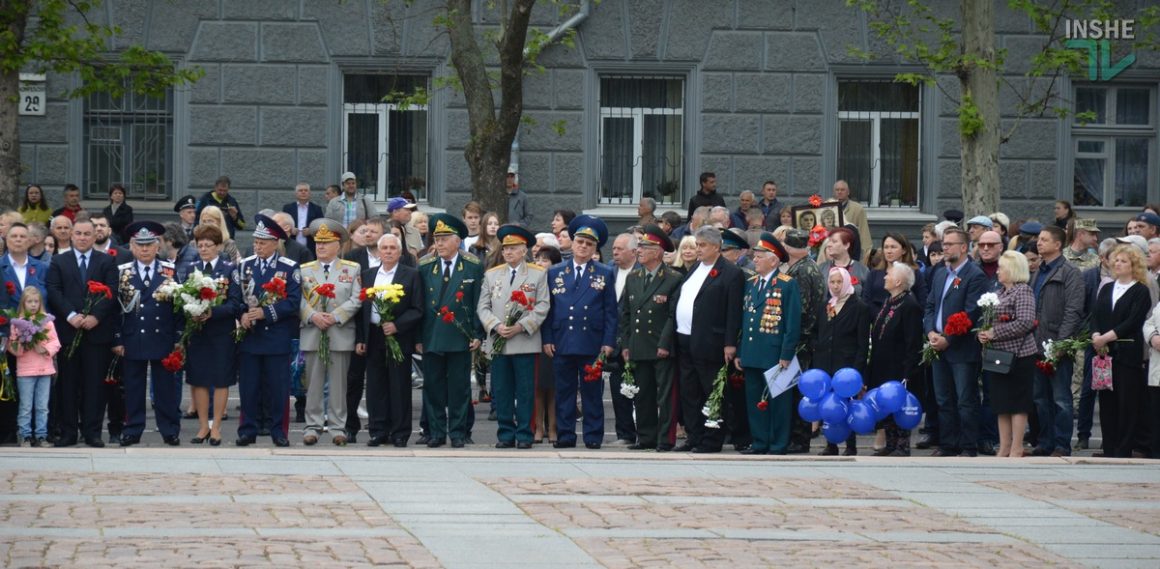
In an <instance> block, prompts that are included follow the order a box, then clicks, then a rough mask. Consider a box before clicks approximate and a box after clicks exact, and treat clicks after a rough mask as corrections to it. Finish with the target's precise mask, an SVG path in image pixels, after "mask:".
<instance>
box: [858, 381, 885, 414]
mask: <svg viewBox="0 0 1160 569" xmlns="http://www.w3.org/2000/svg"><path fill="white" fill-rule="evenodd" d="M862 401H865V402H866V404H867V405H869V406H870V407H871V408H872V409H874V418H875V419H877V420H879V421H881V420H883V419H885V418H887V417H889V416H890V412H889V411H886V410H885V409H883V408H882V406H881V405H879V404H878V388H877V387H875V388H874V389H871V390H870V391H867V392H866V395H863V396H862Z"/></svg>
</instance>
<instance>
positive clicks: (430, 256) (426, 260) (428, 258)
mask: <svg viewBox="0 0 1160 569" xmlns="http://www.w3.org/2000/svg"><path fill="white" fill-rule="evenodd" d="M438 257H439V256H438V255H436V254H435V253H427V254H426V255H423V256H422V257H420V258H419V266H420V267H421V266H423V265H430V264H431V263H434V262H435V259H437V258H438Z"/></svg>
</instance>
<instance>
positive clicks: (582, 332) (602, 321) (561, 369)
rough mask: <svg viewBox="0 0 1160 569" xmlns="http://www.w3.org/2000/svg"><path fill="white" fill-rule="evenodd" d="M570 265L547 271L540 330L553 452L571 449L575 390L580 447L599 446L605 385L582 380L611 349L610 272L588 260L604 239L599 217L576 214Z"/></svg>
mask: <svg viewBox="0 0 1160 569" xmlns="http://www.w3.org/2000/svg"><path fill="white" fill-rule="evenodd" d="M568 234H569V235H570V236H571V237H572V260H570V261H565V262H563V263H560V264H558V265H556V266H554V267H552V268H550V269H548V286H550V287H551V289H550V290H551V293H552V307H551V309H550V310H549V311H548V324H547V325H545V326H544V329H543V338H544V353H545V354H546V355H547V356H548V357H554V358H555V359H554V360H553V362H552V368H553V370H554V371H555V373H556V443H555V447H556V448H572V447H575V446H576V390H577V389H579V390H580V397H581V399H582V400H583V402H584V445H585V446H586V447H588V448H590V449H598V448H600V446H601V445H602V444H603V443H604V380H603V378H596V379H595V380H594V381H587V380H586V379H585V375H586V374H585V372H584V366H586V365H590V364H592V363H593V360H595V359H596V357H597V356H598V355H599V354H601V353H603V354H604V355H605V356H608V355H610V354H612V350H613V346H614V345H616V321H617V306H616V286H615V283H616V281H615V277H614V276H613V274H612V269H611V268H609V267H608V265H605V264H602V263H598V262H596V261H594V260H592V257H593V256H594V255H595V253H596V250H597V249H598V248H600V247H603V246H604V242H605V241H606V240H608V226H606V225H605V224H604V221H602V220H601V219H600V218H597V217H593V216H590V215H581V216H577V217H575V218H573V219H572V222H571V223H570V224H568Z"/></svg>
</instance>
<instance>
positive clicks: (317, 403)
mask: <svg viewBox="0 0 1160 569" xmlns="http://www.w3.org/2000/svg"><path fill="white" fill-rule="evenodd" d="M309 231H310V234H311V235H313V236H314V250H315V254H316V256H317V260H315V261H311V262H309V263H306V264H303V265H302V266H301V268H300V270H301V275H302V303H301V311H300V313H299V320H300V322H301V330H300V332H299V343H298V345H299V348H300V349H301V350H302V352H303V353H304V354H305V355H306V370H307V377H308V378H309V382H310V384H309V386H308V387H307V390H306V432H305V433H304V434H303V436H302V442H303V443H304V444H306V445H308V446H309V445H313V444H315V443H317V442H318V438H319V437H320V436H321V435H322V427H323V420H324V415H323V408H322V402H323V399H324V397H323V392H324V390H325V387H326V384H327V383H329V384H330V393H332V394H337V395H338V396H332V397H329V398H326V399H328V404H327V408H326V413H325V423H326V425H327V426H328V427H329V431H330V437H331V441H332V442H334V444H336V445H338V446H346V442H347V438H346V433H345V432H344V429H345V428H346V414H347V411H348V409H347V406H346V397H345V394H346V373H347V370H348V368H349V367H350V354H351V352H352V351H354V347H355V332H356V328H357V327H358V325H359V319H358V316H359V315H360V312H359V309H360V308H361V307H362V303H361V302H360V301H359V292H361V291H362V277H361V276H360V275H359V272H360V267H359V264H358V263H356V262H354V261H347V260H344V259H341V258H339V256H338V254H339V252H340V249H341V248H342V242H343V241H345V240H346V239H347V231H346V228H345V227H343V226H342V224H340V223H339V222H337V221H334V220H333V219H329V218H320V219H316V220H314V221H313V222H312V223H311V224H310V226H309Z"/></svg>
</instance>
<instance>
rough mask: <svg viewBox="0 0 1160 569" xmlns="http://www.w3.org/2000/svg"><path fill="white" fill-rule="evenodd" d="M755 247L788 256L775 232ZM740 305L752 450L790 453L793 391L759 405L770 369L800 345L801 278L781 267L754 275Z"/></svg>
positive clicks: (740, 351)
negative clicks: (789, 273) (787, 272)
mask: <svg viewBox="0 0 1160 569" xmlns="http://www.w3.org/2000/svg"><path fill="white" fill-rule="evenodd" d="M754 250H755V251H768V252H772V253H773V254H775V255H777V257H778V258H779V259H780V260H781V262H783V263H784V262H785V261H787V260H788V259H789V255H788V254H787V253H786V250H785V248H784V247H783V246H782V244H781V242H779V241H778V240H777V238H775V237H774V236H773V235H772V234H770V233H763V234H762V235H761V239H759V240H758V242H757V245H755V246H754ZM741 306H742V314H741V342H740V344H739V347H738V351H737V355H738V357H739V358H740V359H741V367H742V369H744V370H745V400H746V405H745V409H746V412H747V414H748V415H749V430H750V434H751V435H752V436H753V445H752V450H751V451H750V453H751V454H785V451H786V447H788V446H789V428H790V421H791V419H793V413H794V410H793V390H792V389H790V390H787V391H785V392H784V393H782V394H781V395H778V396H777V397H774V398H772V399H770V400H769V401H768V405H769V406H768V407H767V408H766V409H759V408H758V406H757V405H758V403H759V402H760V401H761V398H762V396H763V395H765V389H766V383H765V370H767V369H770V368H772V367H773V366H775V365H778V362H779V361H780V360H792V359H793V357H794V352H795V350H796V349H797V343H798V334H799V333H800V332H801V313H802V302H801V296H800V294H799V293H798V286H797V282H795V281H794V279H793V277H790V276H789V275H786V274H784V273H781V272H779V271H778V270H777V268H776V267H775V268H774V270H773V271H772V272H770V273H769V274H768V275H766V276H764V277H763V276H761V275H760V274H758V275H754V276H752V277H750V278H749V279H748V280H746V282H745V296H744V298H743V299H742V305H741Z"/></svg>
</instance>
